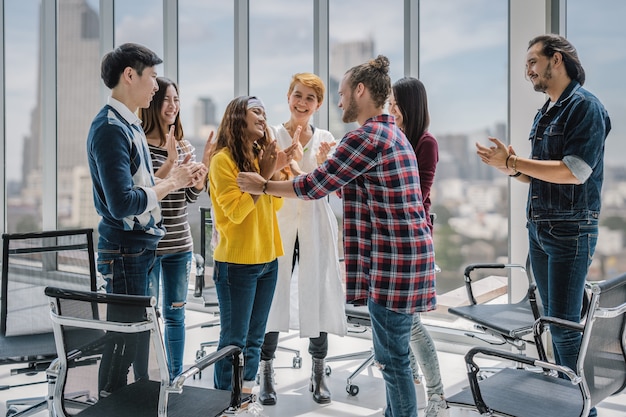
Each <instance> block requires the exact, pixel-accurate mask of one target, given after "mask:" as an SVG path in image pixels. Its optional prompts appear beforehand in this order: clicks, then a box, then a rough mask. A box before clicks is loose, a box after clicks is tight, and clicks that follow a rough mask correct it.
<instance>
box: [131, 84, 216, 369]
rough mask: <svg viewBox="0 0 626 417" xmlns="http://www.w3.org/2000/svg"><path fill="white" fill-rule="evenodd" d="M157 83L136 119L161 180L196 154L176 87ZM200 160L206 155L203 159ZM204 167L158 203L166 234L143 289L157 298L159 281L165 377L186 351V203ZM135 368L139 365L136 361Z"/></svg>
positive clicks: (180, 363) (200, 184)
mask: <svg viewBox="0 0 626 417" xmlns="http://www.w3.org/2000/svg"><path fill="white" fill-rule="evenodd" d="M157 83H158V84H159V90H158V91H157V92H156V93H155V95H154V97H153V99H152V102H151V103H150V107H148V108H147V109H142V110H141V114H140V117H141V120H142V122H143V128H144V131H145V132H146V138H147V140H148V146H149V149H150V157H151V159H152V166H153V169H154V174H155V177H157V178H166V177H167V175H168V174H169V172H170V170H171V169H172V167H173V166H175V165H176V164H179V163H183V162H185V161H189V162H191V163H196V162H195V158H196V156H195V153H194V151H195V149H194V147H193V146H192V145H191V144H190V143H189V142H188V141H187V140H186V139H184V138H183V127H182V124H181V122H180V101H179V96H178V86H177V85H176V83H174V82H173V81H172V80H170V79H168V78H165V77H158V78H157ZM209 141H210V139H209ZM207 143H208V142H207ZM204 160H205V157H203V162H204ZM198 164H202V163H198ZM206 165H207V164H206V163H204V164H203V169H204V175H203V176H202V180H201V181H199V182H198V183H196V184H194V185H193V186H192V187H187V188H181V189H179V190H176V191H173V192H172V193H170V194H168V195H167V197H165V198H164V199H163V200H162V201H161V214H162V216H163V225H164V226H165V228H166V230H167V232H166V234H165V236H164V237H163V239H161V241H160V242H159V246H158V248H157V252H156V254H157V257H156V261H155V264H154V268H153V269H152V271H151V272H150V275H149V282H148V291H149V295H153V296H155V297H157V299H158V298H159V287H160V283H161V282H162V283H163V300H162V306H163V308H162V310H163V317H164V320H165V335H164V337H165V348H166V351H167V360H168V368H169V371H170V379H174V378H175V377H176V376H178V374H180V372H182V367H183V354H184V349H185V303H186V301H187V287H188V282H189V272H190V269H191V258H192V252H193V241H192V237H191V230H190V227H189V222H188V220H187V204H188V203H193V202H194V201H196V199H197V198H198V196H199V195H200V193H201V192H202V191H203V190H204V179H205V178H206V173H207V169H206ZM135 368H138V367H137V364H135ZM138 372H139V375H138ZM142 373H144V375H141V374H142ZM146 374H147V371H145V370H143V369H135V376H136V377H142V376H147V375H146Z"/></svg>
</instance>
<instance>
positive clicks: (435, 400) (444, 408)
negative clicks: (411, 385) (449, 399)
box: [424, 394, 450, 417]
mask: <svg viewBox="0 0 626 417" xmlns="http://www.w3.org/2000/svg"><path fill="white" fill-rule="evenodd" d="M449 415H450V414H449V412H448V403H446V400H445V399H444V398H443V397H442V396H441V395H439V394H433V395H431V396H430V399H429V400H428V406H427V407H426V410H425V411H424V416H425V417H448V416H449Z"/></svg>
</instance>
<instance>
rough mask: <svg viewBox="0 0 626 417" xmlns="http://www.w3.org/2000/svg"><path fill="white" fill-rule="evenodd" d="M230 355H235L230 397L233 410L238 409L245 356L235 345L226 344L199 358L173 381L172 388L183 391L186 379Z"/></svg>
mask: <svg viewBox="0 0 626 417" xmlns="http://www.w3.org/2000/svg"><path fill="white" fill-rule="evenodd" d="M228 356H232V357H233V381H232V392H231V397H230V407H229V409H231V410H237V409H239V408H240V407H241V385H242V380H243V366H242V365H243V358H242V357H241V348H240V347H238V346H234V345H228V346H224V347H223V348H221V349H220V350H217V351H215V352H213V353H210V354H208V355H206V356H203V357H201V358H200V359H197V360H196V362H195V364H194V365H193V366H191V367H190V368H188V369H187V370H185V371H183V373H181V374H180V375H178V376H177V377H176V378H174V380H173V381H172V384H171V388H172V389H173V390H176V391H182V389H183V385H184V384H185V381H186V380H187V379H188V378H190V377H193V376H194V375H195V374H197V373H198V372H200V371H202V370H203V369H205V368H206V367H208V366H210V365H213V364H214V363H215V362H217V361H219V360H221V359H224V358H226V357H228Z"/></svg>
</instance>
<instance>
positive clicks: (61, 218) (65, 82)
mask: <svg viewBox="0 0 626 417" xmlns="http://www.w3.org/2000/svg"><path fill="white" fill-rule="evenodd" d="M98 12H99V7H98V2H94V1H92V2H82V1H78V2H77V1H75V0H60V1H59V8H58V22H59V23H58V36H57V38H58V43H57V48H58V49H57V50H58V57H59V59H58V67H57V68H58V72H57V106H58V110H57V132H58V136H57V137H58V141H57V146H58V152H57V181H58V187H57V193H58V194H57V207H58V224H59V227H60V228H68V227H91V228H94V230H97V226H98V221H99V216H98V215H97V213H96V211H95V208H94V205H93V196H92V189H91V177H90V175H89V166H88V164H87V152H86V149H85V143H86V140H87V134H88V132H89V127H90V125H91V121H92V120H93V118H94V116H95V115H96V113H98V111H99V110H100V108H101V107H102V102H101V97H100V92H101V86H102V81H101V79H100V61H101V57H100V28H99V16H98Z"/></svg>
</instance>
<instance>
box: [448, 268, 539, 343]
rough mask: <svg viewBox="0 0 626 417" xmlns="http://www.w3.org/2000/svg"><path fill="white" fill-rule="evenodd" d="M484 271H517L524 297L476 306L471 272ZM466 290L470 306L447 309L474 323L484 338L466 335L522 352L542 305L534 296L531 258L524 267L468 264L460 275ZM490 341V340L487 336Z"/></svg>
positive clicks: (534, 285)
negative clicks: (522, 276)
mask: <svg viewBox="0 0 626 417" xmlns="http://www.w3.org/2000/svg"><path fill="white" fill-rule="evenodd" d="M484 269H509V270H510V269H519V270H521V271H523V272H524V273H525V275H526V277H527V280H528V284H527V290H526V295H525V296H524V298H522V299H521V300H520V301H518V302H515V303H505V304H479V303H478V302H477V301H476V298H475V296H474V288H473V284H474V283H475V281H473V280H472V273H474V272H477V271H479V270H484ZM463 277H464V280H465V289H466V291H467V298H468V302H469V305H464V306H460V307H450V308H449V309H448V311H449V312H450V313H451V314H454V315H456V316H459V317H463V318H464V319H466V320H469V321H471V322H474V323H475V325H474V327H475V328H476V329H478V330H480V331H481V332H483V334H485V335H486V336H487V337H484V338H483V337H480V336H476V335H475V334H474V333H466V334H467V335H468V336H470V337H478V338H479V339H481V340H483V341H486V342H488V343H490V344H493V345H503V344H510V345H511V346H513V347H515V348H516V349H517V351H518V353H523V352H524V351H525V349H526V344H527V343H531V344H532V343H533V341H532V340H527V339H524V336H526V335H529V334H530V333H532V328H533V324H534V323H535V320H536V319H538V318H539V316H540V315H541V311H542V307H541V302H540V300H538V297H537V295H536V288H537V287H536V284H535V281H534V278H533V276H532V273H531V270H530V259H529V258H527V259H526V266H523V265H520V264H502V263H478V264H471V265H468V266H467V267H466V268H465V271H464V272H463ZM489 336H490V337H491V338H490V337H489Z"/></svg>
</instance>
